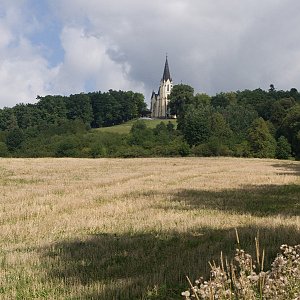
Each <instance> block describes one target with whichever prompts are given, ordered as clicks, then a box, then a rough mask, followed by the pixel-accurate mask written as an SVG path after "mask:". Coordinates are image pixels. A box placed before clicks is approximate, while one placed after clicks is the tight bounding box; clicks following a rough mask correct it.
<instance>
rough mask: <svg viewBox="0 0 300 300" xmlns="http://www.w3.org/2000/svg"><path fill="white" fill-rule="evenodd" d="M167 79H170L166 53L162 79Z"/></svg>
mask: <svg viewBox="0 0 300 300" xmlns="http://www.w3.org/2000/svg"><path fill="white" fill-rule="evenodd" d="M168 79H169V80H170V81H172V78H171V75H170V70H169V63H168V55H166V62H165V68H164V74H163V77H162V80H163V81H167V80H168Z"/></svg>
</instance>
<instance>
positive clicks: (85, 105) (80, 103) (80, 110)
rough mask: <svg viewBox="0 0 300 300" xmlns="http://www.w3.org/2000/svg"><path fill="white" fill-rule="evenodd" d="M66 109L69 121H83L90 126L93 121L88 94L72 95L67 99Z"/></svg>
mask: <svg viewBox="0 0 300 300" xmlns="http://www.w3.org/2000/svg"><path fill="white" fill-rule="evenodd" d="M66 108H67V117H68V119H71V120H75V119H81V120H82V121H83V122H84V123H85V124H88V125H89V124H90V123H91V122H92V120H93V110H92V106H91V101H90V98H89V96H88V95H86V94H76V95H70V97H68V98H66Z"/></svg>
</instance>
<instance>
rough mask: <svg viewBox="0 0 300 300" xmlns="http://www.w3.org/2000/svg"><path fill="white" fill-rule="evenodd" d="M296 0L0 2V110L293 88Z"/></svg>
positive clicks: (299, 5) (298, 63)
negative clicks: (136, 96) (126, 94)
mask: <svg viewBox="0 0 300 300" xmlns="http://www.w3.org/2000/svg"><path fill="white" fill-rule="evenodd" d="M299 12H300V1H299V0H164V1H162V0H151V1H146V0H0V107H3V106H8V107H11V106H13V105H15V104H16V103H20V102H23V103H28V102H35V101H36V100H35V99H36V96H37V95H47V94H59V95H69V94H74V93H79V92H88V91H98V90H101V91H107V90H108V89H117V90H118V89H121V90H133V91H137V92H142V93H144V95H145V98H146V100H148V99H149V97H150V95H151V91H152V90H153V89H155V90H157V88H158V85H159V81H160V79H161V77H162V72H163V66H164V61H165V55H166V52H167V53H168V59H169V66H170V71H171V76H172V77H173V81H174V83H175V84H176V83H180V82H182V83H186V84H189V85H191V86H193V87H194V88H195V90H196V91H197V92H205V93H208V94H210V95H213V94H215V93H217V92H220V91H232V90H233V91H235V90H243V89H246V88H249V89H254V88H257V87H261V88H263V89H268V87H269V85H270V84H271V83H273V84H274V85H275V87H276V88H277V89H284V90H287V89H290V88H291V87H296V88H298V90H300V18H299Z"/></svg>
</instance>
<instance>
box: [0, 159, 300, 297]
mask: <svg viewBox="0 0 300 300" xmlns="http://www.w3.org/2000/svg"><path fill="white" fill-rule="evenodd" d="M299 175H300V164H299V163H298V162H290V161H278V160H277V161H276V160H260V159H237V158H149V159H144V158H141V159H96V160H95V159H91V160H89V159H70V158H69V159H65V158H64V159H51V158H47V159H1V160H0V186H1V189H0V198H1V210H0V226H1V228H0V249H1V250H0V298H1V299H34V298H36V299H42V298H45V299H182V296H181V292H182V291H184V290H185V289H186V288H187V286H188V284H187V282H186V277H185V276H186V275H188V276H189V278H190V279H191V280H192V281H194V280H195V279H197V278H198V276H199V275H200V274H202V275H204V276H207V275H208V274H209V271H210V266H209V264H208V261H212V260H215V261H216V262H218V259H219V257H220V251H221V250H223V256H224V258H225V257H228V260H229V261H230V258H231V254H232V253H233V252H234V250H235V248H236V246H237V245H236V244H235V240H236V235H235V231H234V228H237V230H238V232H239V236H240V241H241V244H242V246H243V247H245V249H247V250H249V251H250V254H251V255H253V256H254V255H255V246H254V244H255V243H254V238H255V236H256V235H257V231H259V236H260V241H261V249H263V248H265V263H264V265H265V269H270V263H271V261H273V260H274V258H275V256H276V253H277V252H278V248H279V247H280V245H281V244H285V243H287V244H290V245H295V244H297V243H299V241H300V217H299V216H300V206H299V201H300V199H299V195H300V179H299Z"/></svg>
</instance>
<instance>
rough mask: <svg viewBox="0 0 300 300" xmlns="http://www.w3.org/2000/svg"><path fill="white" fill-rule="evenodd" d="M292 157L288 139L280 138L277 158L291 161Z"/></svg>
mask: <svg viewBox="0 0 300 300" xmlns="http://www.w3.org/2000/svg"><path fill="white" fill-rule="evenodd" d="M291 155H292V147H291V144H290V143H289V141H288V140H287V138H286V137H284V136H283V135H282V136H281V137H279V139H278V141H277V147H276V158H279V159H289V158H290V157H291Z"/></svg>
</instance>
